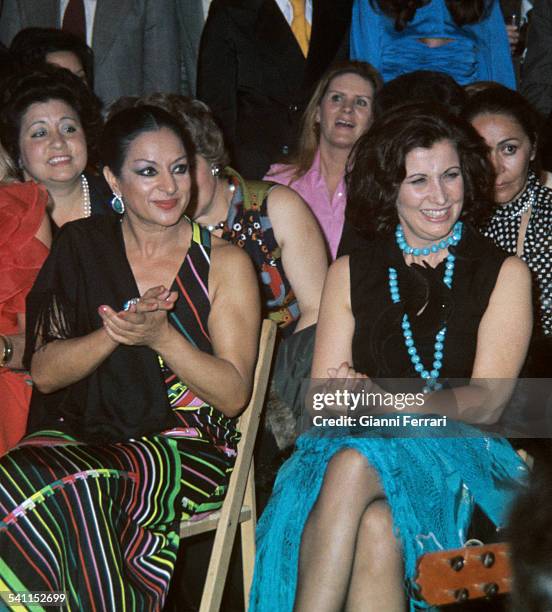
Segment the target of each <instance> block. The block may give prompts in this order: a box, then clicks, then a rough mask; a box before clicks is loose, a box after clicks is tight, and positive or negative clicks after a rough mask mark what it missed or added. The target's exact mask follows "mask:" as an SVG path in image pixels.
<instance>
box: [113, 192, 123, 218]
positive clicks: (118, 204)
mask: <svg viewBox="0 0 552 612" xmlns="http://www.w3.org/2000/svg"><path fill="white" fill-rule="evenodd" d="M111 208H112V209H113V210H114V211H115V212H116V213H117V214H118V215H122V214H124V212H125V203H124V202H123V198H122V197H121V196H120V195H118V194H116V193H114V194H113V198H112V199H111Z"/></svg>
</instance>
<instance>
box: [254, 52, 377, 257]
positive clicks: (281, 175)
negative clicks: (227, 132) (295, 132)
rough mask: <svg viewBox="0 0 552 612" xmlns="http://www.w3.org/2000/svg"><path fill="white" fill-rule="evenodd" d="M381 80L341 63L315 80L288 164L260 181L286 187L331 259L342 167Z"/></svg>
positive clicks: (360, 66) (341, 204) (341, 211)
mask: <svg viewBox="0 0 552 612" xmlns="http://www.w3.org/2000/svg"><path fill="white" fill-rule="evenodd" d="M381 86H382V80H381V77H380V75H379V73H378V72H377V70H376V69H375V68H373V67H372V66H371V65H370V64H367V63H365V62H353V61H347V62H340V63H339V64H335V65H334V66H332V67H331V68H330V69H329V70H328V71H327V72H326V74H325V75H324V76H323V77H322V78H321V79H320V82H319V83H318V85H317V87H316V90H315V91H314V94H313V96H312V98H311V100H310V102H309V104H308V106H307V108H306V110H305V114H304V116H303V122H302V127H301V135H300V138H299V144H298V148H297V152H296V154H295V156H294V157H293V158H292V160H291V162H290V163H287V164H273V165H272V166H270V169H269V171H268V173H267V174H266V176H265V177H264V178H265V180H268V181H274V182H276V183H280V184H282V185H287V186H288V187H291V188H292V189H294V190H295V191H296V192H297V193H298V194H299V195H300V196H301V197H302V198H303V199H304V200H305V202H306V203H307V204H308V205H309V207H310V209H311V210H312V212H313V214H314V216H315V217H316V219H317V220H318V223H319V224H320V227H321V229H322V233H323V234H324V238H325V240H326V247H327V249H328V253H329V255H330V256H331V259H332V260H333V259H335V257H336V253H337V247H338V246H339V240H340V238H341V233H342V230H343V223H344V220H345V205H346V203H347V191H346V188H345V180H344V175H345V166H346V163H347V158H348V157H349V153H350V152H351V149H352V148H353V146H354V144H355V143H356V141H357V140H358V139H359V138H360V136H362V134H364V132H366V130H367V129H368V128H369V127H370V125H371V124H372V120H373V115H372V102H373V99H374V95H375V94H376V93H377V92H378V91H379V90H380V88H381Z"/></svg>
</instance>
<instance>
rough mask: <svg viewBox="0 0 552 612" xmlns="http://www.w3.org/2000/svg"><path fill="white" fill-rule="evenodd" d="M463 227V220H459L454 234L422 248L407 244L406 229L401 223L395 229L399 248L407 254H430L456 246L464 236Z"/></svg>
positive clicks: (453, 229) (453, 230)
mask: <svg viewBox="0 0 552 612" xmlns="http://www.w3.org/2000/svg"><path fill="white" fill-rule="evenodd" d="M462 228H463V224H462V221H457V222H456V223H455V224H454V227H453V228H452V234H451V235H450V236H449V237H448V238H445V239H444V240H440V241H439V242H436V243H435V244H432V245H431V246H428V247H424V248H422V249H418V248H413V247H411V246H409V245H408V244H407V242H406V238H405V237H404V230H403V228H402V226H401V225H400V224H399V225H397V229H396V230H395V238H396V240H397V244H398V245H399V249H400V250H401V251H402V252H403V253H404V254H405V255H414V256H417V255H429V254H430V253H437V251H441V250H442V249H448V248H449V246H456V245H457V244H458V243H459V242H460V238H461V237H462Z"/></svg>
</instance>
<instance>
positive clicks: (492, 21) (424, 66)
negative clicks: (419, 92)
mask: <svg viewBox="0 0 552 612" xmlns="http://www.w3.org/2000/svg"><path fill="white" fill-rule="evenodd" d="M422 38H450V39H452V41H451V42H449V43H446V44H444V45H442V46H440V47H433V48H431V47H428V46H427V45H426V44H424V43H422V42H420V40H419V39H422ZM350 48H351V59H354V60H361V61H365V62H369V63H370V64H372V66H374V67H375V68H377V69H378V70H379V71H380V73H381V75H382V76H383V80H384V81H386V82H387V81H390V80H391V79H394V78H395V77H397V76H399V75H401V74H405V73H407V72H412V71H414V70H436V71H440V72H445V73H447V74H450V76H452V77H453V78H454V79H455V80H456V81H457V82H458V83H459V84H460V85H467V84H468V83H473V82H475V81H496V82H497V83H501V84H502V85H505V86H506V87H510V88H511V89H515V88H516V81H515V75H514V69H513V65H512V56H511V53H510V46H509V43H508V36H507V33H506V27H505V25H504V18H503V16H502V12H501V10H500V4H499V2H498V0H492V4H491V5H490V7H489V9H488V11H487V14H486V15H485V17H484V18H483V19H482V20H481V21H480V22H478V23H474V24H468V25H464V26H462V27H459V26H458V25H456V24H455V23H454V20H453V18H452V16H451V15H450V13H449V11H448V9H447V5H446V2H445V0H431V2H430V3H429V4H427V5H425V6H423V7H421V8H419V9H418V10H417V11H416V14H415V15H414V19H413V20H412V21H410V22H408V23H407V25H406V27H405V29H404V30H402V31H401V32H397V30H396V29H395V23H394V20H393V19H391V18H390V17H388V16H387V15H385V14H384V13H383V12H382V11H380V10H379V9H374V8H373V7H372V4H371V2H370V0H355V3H354V5H353V16H352V22H351V40H350Z"/></svg>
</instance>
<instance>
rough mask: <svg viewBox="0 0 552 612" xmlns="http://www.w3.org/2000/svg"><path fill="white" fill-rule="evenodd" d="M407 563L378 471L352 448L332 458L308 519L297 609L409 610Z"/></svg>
mask: <svg viewBox="0 0 552 612" xmlns="http://www.w3.org/2000/svg"><path fill="white" fill-rule="evenodd" d="M405 605H406V598H405V593H404V589H403V565H402V553H401V549H400V546H399V544H398V542H397V540H396V538H395V536H394V535H393V525H392V520H391V514H390V511H389V508H388V506H387V504H386V502H385V499H384V495H383V491H382V488H381V485H380V482H379V479H378V476H377V473H376V471H375V470H374V469H373V468H371V467H370V466H369V464H368V462H367V461H366V459H365V457H364V456H363V455H361V454H360V453H358V452H357V451H356V450H354V449H351V448H347V449H344V450H341V451H339V452H338V453H336V455H335V456H334V457H332V459H331V460H330V462H329V463H328V468H327V470H326V474H325V476H324V482H323V484H322V488H321V490H320V494H319V496H318V500H317V501H316V504H315V505H314V507H313V509H312V511H311V514H310V516H309V518H308V520H307V523H306V525H305V529H304V531H303V537H302V540H301V551H300V556H299V577H298V584H297V594H296V598H295V606H294V610H295V612H312V610H316V611H317V612H339V611H340V610H342V609H345V610H347V611H348V612H357V611H359V612H360V610H362V611H363V612H372V611H375V610H386V612H403V611H404V609H405Z"/></svg>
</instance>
